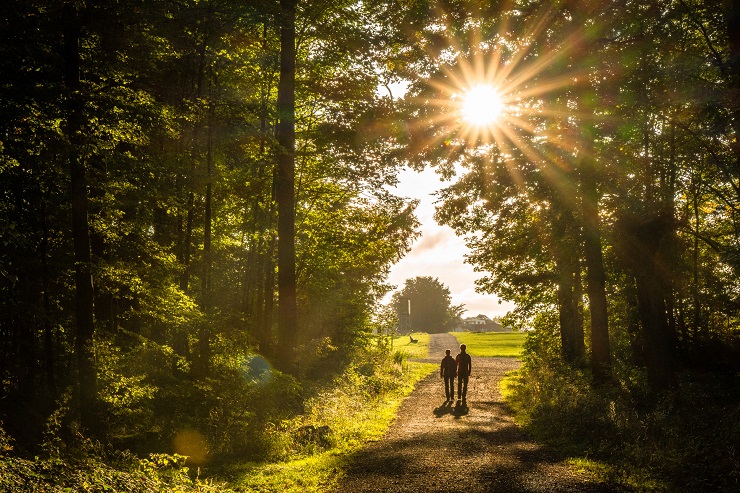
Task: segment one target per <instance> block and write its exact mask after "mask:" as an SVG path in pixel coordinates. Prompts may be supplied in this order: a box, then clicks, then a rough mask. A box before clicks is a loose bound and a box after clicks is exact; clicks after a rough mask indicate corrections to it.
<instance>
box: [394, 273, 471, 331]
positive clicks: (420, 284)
mask: <svg viewBox="0 0 740 493" xmlns="http://www.w3.org/2000/svg"><path fill="white" fill-rule="evenodd" d="M401 299H407V300H409V301H410V302H411V310H410V313H409V325H410V329H411V330H412V331H414V332H428V333H430V334H436V333H441V332H449V331H451V330H452V329H454V328H456V327H457V326H458V325H459V323H460V315H461V314H462V312H463V311H464V306H463V305H453V304H452V295H451V293H450V288H448V287H447V286H445V285H444V284H442V282H440V280H439V279H438V278H436V277H432V276H419V277H414V278H412V279H406V281H405V282H404V285H403V288H402V289H401V290H399V291H396V292H395V293H393V297H392V300H391V304H392V305H393V306H396V305H398V304H399V303H400V301H401Z"/></svg>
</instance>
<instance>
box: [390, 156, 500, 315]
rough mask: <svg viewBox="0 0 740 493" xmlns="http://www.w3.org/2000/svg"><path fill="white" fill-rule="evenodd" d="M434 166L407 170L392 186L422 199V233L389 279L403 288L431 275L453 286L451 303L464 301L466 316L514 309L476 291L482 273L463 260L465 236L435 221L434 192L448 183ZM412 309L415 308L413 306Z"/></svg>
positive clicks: (498, 313) (419, 213)
mask: <svg viewBox="0 0 740 493" xmlns="http://www.w3.org/2000/svg"><path fill="white" fill-rule="evenodd" d="M447 184H448V183H445V182H443V181H440V177H439V175H437V174H436V173H435V172H434V170H432V169H425V170H424V171H422V172H420V173H419V172H416V171H413V170H404V171H402V172H401V173H400V175H399V184H398V186H397V187H396V188H395V189H391V190H392V191H393V192H394V193H395V194H396V195H400V196H404V197H409V198H415V199H419V201H420V203H419V207H418V208H417V209H416V215H417V217H418V218H419V222H420V223H421V233H422V234H421V236H420V237H419V238H417V239H416V241H415V242H414V244H413V246H412V248H411V251H410V252H409V253H407V254H406V256H405V257H404V258H402V259H401V260H400V261H399V262H398V263H397V264H395V265H394V266H393V268H392V269H391V273H390V276H389V278H388V282H389V283H390V284H393V285H396V286H397V287H398V288H399V289H400V288H403V284H404V281H405V280H406V279H410V278H412V277H417V276H432V277H436V278H438V279H439V281H440V282H441V283H442V284H444V285H445V286H447V287H448V288H449V289H450V293H451V294H452V304H453V305H459V304H461V303H464V304H465V309H466V312H465V313H464V314H463V317H472V316H475V315H478V314H483V315H487V316H489V317H491V318H493V317H499V316H502V315H504V314H506V312H508V311H510V310H513V309H514V304H513V303H510V302H506V301H502V302H501V303H499V298H498V297H496V296H494V295H489V294H479V293H476V292H475V279H476V278H478V277H481V274H480V273H476V272H474V271H473V267H472V266H471V265H469V264H466V263H464V257H465V254H466V253H467V252H468V249H467V247H466V246H465V242H464V240H463V238H458V237H457V236H456V235H455V232H454V231H453V230H452V228H450V227H449V226H440V225H439V224H437V223H436V222H435V220H434V217H433V216H434V202H435V201H436V200H437V197H435V196H434V195H433V194H434V192H435V191H437V190H439V189H440V188H443V187H445V186H447ZM412 309H413V308H412Z"/></svg>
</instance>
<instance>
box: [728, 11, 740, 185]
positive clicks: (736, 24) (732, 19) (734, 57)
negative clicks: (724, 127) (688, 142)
mask: <svg viewBox="0 0 740 493" xmlns="http://www.w3.org/2000/svg"><path fill="white" fill-rule="evenodd" d="M726 5H727V14H726V18H727V34H728V38H729V42H730V43H729V44H730V56H729V65H730V91H729V94H728V97H729V103H730V104H729V106H730V111H731V112H732V115H733V119H732V121H733V126H734V129H735V141H734V142H733V143H732V145H733V150H734V153H735V166H734V176H733V178H735V179H738V180H740V0H730V1H729V2H727V3H726Z"/></svg>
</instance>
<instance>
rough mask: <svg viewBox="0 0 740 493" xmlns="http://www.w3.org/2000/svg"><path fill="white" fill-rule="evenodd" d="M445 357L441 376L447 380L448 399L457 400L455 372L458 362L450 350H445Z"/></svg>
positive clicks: (446, 392)
mask: <svg viewBox="0 0 740 493" xmlns="http://www.w3.org/2000/svg"><path fill="white" fill-rule="evenodd" d="M445 355H446V356H445V357H444V358H442V363H441V364H440V366H439V376H440V378H444V380H445V397H446V398H447V400H448V401H454V400H455V373H456V372H457V362H455V358H453V357H452V356H450V350H449V349H447V350H445Z"/></svg>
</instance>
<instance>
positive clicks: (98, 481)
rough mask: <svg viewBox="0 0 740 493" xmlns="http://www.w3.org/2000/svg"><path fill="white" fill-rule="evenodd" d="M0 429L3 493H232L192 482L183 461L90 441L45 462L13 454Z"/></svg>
mask: <svg viewBox="0 0 740 493" xmlns="http://www.w3.org/2000/svg"><path fill="white" fill-rule="evenodd" d="M11 443H12V442H11V440H10V438H9V437H8V436H7V435H6V434H5V431H4V430H3V429H2V428H0V447H2V448H1V449H0V489H2V490H3V491H29V492H41V491H53V492H63V491H108V492H111V493H117V492H120V493H123V492H134V493H135V492H172V491H178V492H182V493H186V492H190V491H199V492H216V491H231V490H230V489H228V488H227V487H225V485H223V484H219V483H216V482H213V481H202V480H200V479H197V478H196V479H193V478H191V477H190V475H189V471H188V468H187V467H184V466H183V462H184V459H185V458H184V457H182V456H178V455H166V454H151V455H149V456H148V457H147V458H143V459H142V458H138V457H136V456H135V455H133V454H131V453H129V452H122V451H111V450H107V449H106V448H105V447H103V446H101V445H100V444H99V443H96V442H94V441H92V440H89V439H81V438H79V439H77V441H76V443H75V444H74V446H72V447H69V448H67V449H65V450H64V451H63V452H61V453H59V451H57V452H55V453H52V454H51V455H50V456H47V457H44V458H38V457H37V458H36V459H35V460H29V459H25V458H22V457H17V456H14V454H12V449H13V447H12V444H11Z"/></svg>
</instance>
